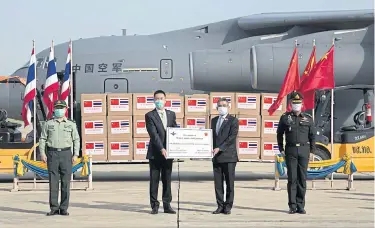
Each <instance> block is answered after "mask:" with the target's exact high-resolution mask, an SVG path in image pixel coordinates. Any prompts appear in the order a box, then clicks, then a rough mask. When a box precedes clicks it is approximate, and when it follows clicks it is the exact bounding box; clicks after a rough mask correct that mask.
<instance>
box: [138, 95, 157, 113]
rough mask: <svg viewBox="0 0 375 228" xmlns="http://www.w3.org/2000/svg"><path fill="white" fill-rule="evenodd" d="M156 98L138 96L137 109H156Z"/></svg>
mask: <svg viewBox="0 0 375 228" xmlns="http://www.w3.org/2000/svg"><path fill="white" fill-rule="evenodd" d="M154 108H155V104H154V97H153V96H137V109H139V110H144V109H147V110H149V109H154Z"/></svg>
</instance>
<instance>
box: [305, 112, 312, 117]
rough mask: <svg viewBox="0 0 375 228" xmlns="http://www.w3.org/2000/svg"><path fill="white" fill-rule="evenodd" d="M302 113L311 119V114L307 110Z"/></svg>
mask: <svg viewBox="0 0 375 228" xmlns="http://www.w3.org/2000/svg"><path fill="white" fill-rule="evenodd" d="M303 114H304V115H306V116H308V117H310V118H311V119H312V118H313V117H312V115H310V114H309V113H307V112H304V113H303Z"/></svg>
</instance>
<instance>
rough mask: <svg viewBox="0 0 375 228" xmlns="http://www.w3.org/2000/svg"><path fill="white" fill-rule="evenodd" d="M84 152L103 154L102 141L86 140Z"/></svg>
mask: <svg viewBox="0 0 375 228" xmlns="http://www.w3.org/2000/svg"><path fill="white" fill-rule="evenodd" d="M86 154H91V155H103V154H104V142H103V141H90V142H86Z"/></svg>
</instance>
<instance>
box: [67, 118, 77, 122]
mask: <svg viewBox="0 0 375 228" xmlns="http://www.w3.org/2000/svg"><path fill="white" fill-rule="evenodd" d="M67 120H69V121H72V122H73V123H75V122H76V121H75V120H72V119H70V118H67Z"/></svg>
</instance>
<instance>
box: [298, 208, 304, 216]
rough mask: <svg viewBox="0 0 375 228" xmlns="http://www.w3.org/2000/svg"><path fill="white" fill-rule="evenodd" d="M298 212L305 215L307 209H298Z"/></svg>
mask: <svg viewBox="0 0 375 228" xmlns="http://www.w3.org/2000/svg"><path fill="white" fill-rule="evenodd" d="M297 213H298V214H303V215H304V214H306V211H305V209H298V210H297Z"/></svg>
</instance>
